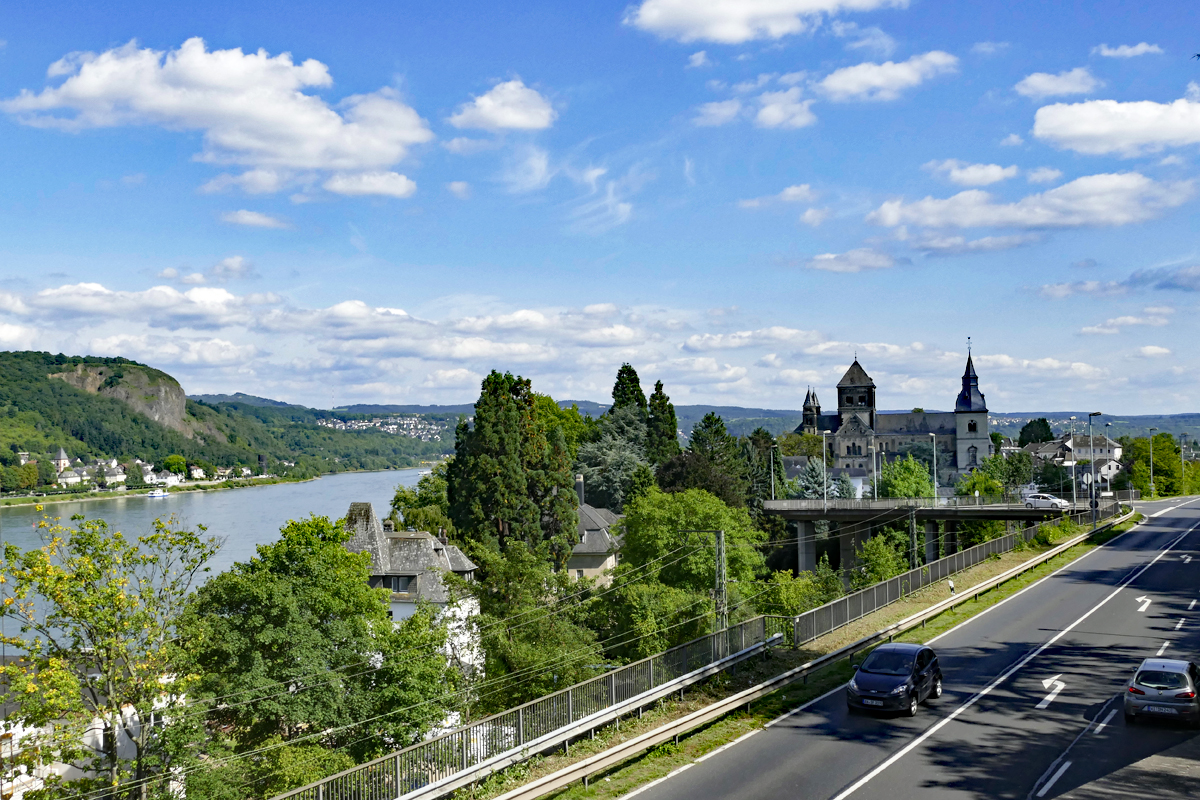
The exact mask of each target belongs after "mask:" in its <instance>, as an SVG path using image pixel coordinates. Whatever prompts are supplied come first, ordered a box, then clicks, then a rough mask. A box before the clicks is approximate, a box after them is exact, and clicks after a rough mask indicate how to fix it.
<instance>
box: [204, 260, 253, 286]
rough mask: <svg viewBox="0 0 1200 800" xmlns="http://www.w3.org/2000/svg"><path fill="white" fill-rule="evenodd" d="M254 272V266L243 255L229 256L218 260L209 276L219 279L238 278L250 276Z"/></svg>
mask: <svg viewBox="0 0 1200 800" xmlns="http://www.w3.org/2000/svg"><path fill="white" fill-rule="evenodd" d="M253 274H254V268H253V267H252V266H251V265H250V262H249V261H247V260H246V259H245V258H244V257H242V256H229V257H228V258H223V259H221V260H220V261H218V262H217V263H216V264H215V265H214V266H213V268H212V269H211V270H209V276H210V277H212V278H213V279H214V280H217V281H228V280H238V279H242V278H249V277H251V276H252V275H253Z"/></svg>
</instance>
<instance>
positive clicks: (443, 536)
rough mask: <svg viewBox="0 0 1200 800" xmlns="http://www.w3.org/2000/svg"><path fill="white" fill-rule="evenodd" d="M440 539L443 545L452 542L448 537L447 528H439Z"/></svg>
mask: <svg viewBox="0 0 1200 800" xmlns="http://www.w3.org/2000/svg"><path fill="white" fill-rule="evenodd" d="M438 541H439V542H441V543H442V544H443V545H447V544H450V540H449V539H447V538H446V529H445V528H438Z"/></svg>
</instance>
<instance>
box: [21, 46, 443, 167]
mask: <svg viewBox="0 0 1200 800" xmlns="http://www.w3.org/2000/svg"><path fill="white" fill-rule="evenodd" d="M63 76H65V77H66V79H65V80H64V81H63V82H62V83H61V84H59V85H57V86H51V87H47V88H45V89H43V90H42V91H41V92H37V93H34V92H31V91H29V90H27V89H26V90H22V91H21V93H20V94H19V95H18V96H17V97H15V98H12V99H9V100H5V101H3V102H2V103H0V109H3V110H4V111H7V112H8V113H10V114H14V115H16V116H17V118H18V119H19V120H20V121H21V122H22V123H24V124H26V125H33V126H38V127H53V128H61V129H65V130H82V129H86V128H104V127H114V126H119V125H158V126H161V127H164V128H168V129H171V130H182V131H199V132H200V133H202V135H203V138H204V147H203V150H202V151H201V152H200V154H199V155H198V156H197V159H198V160H200V161H203V162H207V163H212V164H241V165H246V166H249V167H250V168H251V170H254V169H267V170H281V171H288V170H314V169H316V170H350V171H353V170H370V169H379V168H382V167H387V166H391V165H392V164H395V163H396V162H398V161H400V160H402V159H403V158H404V157H405V156H406V155H407V154H408V149H409V148H410V147H411V146H412V145H415V144H420V143H422V142H427V141H429V140H430V139H432V138H433V133H432V132H431V131H430V130H429V128H428V126H427V125H426V124H425V121H424V120H422V119H421V117H420V116H419V115H418V114H417V112H416V111H414V110H413V109H412V108H410V107H409V106H407V105H405V104H404V103H403V102H401V100H400V99H399V96H398V95H397V93H396V92H395V91H393V90H391V89H380V90H379V91H376V92H371V93H369V94H358V95H352V96H350V97H347V98H345V99H343V100H342V101H341V103H340V104H339V109H340V110H337V111H335V110H334V109H333V108H331V107H330V106H329V105H328V104H327V103H326V102H325V100H323V99H322V98H320V97H318V96H317V95H315V94H306V93H305V92H306V90H314V89H316V90H322V89H328V88H329V87H330V86H332V84H333V79H332V78H331V77H330V74H329V69H328V68H327V67H326V66H325V65H324V64H322V63H321V62H319V61H316V60H314V59H308V60H306V61H304V62H302V63H300V64H296V63H294V62H293V60H292V56H291V54H289V53H281V54H280V55H277V56H271V55H269V54H268V53H267V52H266V51H265V50H259V51H258V52H256V53H243V52H242V50H241V49H240V48H235V49H230V50H213V51H209V50H208V49H207V48H206V46H205V44H204V41H203V40H202V39H200V38H199V37H194V38H191V39H188V40H187V41H185V42H184V43H183V44H182V45H181V46H180V47H179V49H177V50H171V51H160V50H152V49H150V48H139V47H138V46H137V43H136V42H130V43H129V44H126V45H123V46H121V47H117V48H114V49H112V50H107V51H105V52H103V53H99V54H97V53H75V54H71V55H70V56H67V57H66V58H64V59H63V60H61V61H59V62H56V63H55V64H54V65H52V67H51V69H50V77H51V78H58V77H63ZM243 183H244V184H245V185H249V186H256V187H262V186H265V184H264V183H262V182H259V180H258V178H252V177H247V178H246V179H245V180H244V181H243Z"/></svg>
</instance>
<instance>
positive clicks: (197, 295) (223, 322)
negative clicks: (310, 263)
mask: <svg viewBox="0 0 1200 800" xmlns="http://www.w3.org/2000/svg"><path fill="white" fill-rule="evenodd" d="M279 302H280V300H279V298H278V297H276V296H275V295H272V294H251V295H241V296H239V295H235V294H233V293H231V292H229V291H227V290H226V289H222V288H218V287H196V288H193V289H188V290H187V291H186V292H180V291H179V290H177V289H173V288H172V287H170V286H155V287H152V288H150V289H146V290H145V291H140V292H126V291H113V290H112V289H108V288H106V287H105V286H103V285H101V284H98V283H76V284H67V285H63V286H59V287H56V288H53V289H43V290H42V291H40V292H37V293H36V294H34V295H32V296H30V297H29V298H27V299H26V300H25V302H24V306H25V308H26V313H29V314H37V315H40V316H46V317H55V318H60V317H83V318H87V317H92V318H103V319H118V320H124V321H128V322H142V321H145V322H148V324H150V325H151V326H153V327H165V328H171V329H178V328H182V327H192V328H219V327H224V326H227V325H249V324H251V323H253V322H254V320H255V319H257V318H258V317H259V316H260V313H261V309H262V308H263V307H267V306H272V305H277V304H278V303H279Z"/></svg>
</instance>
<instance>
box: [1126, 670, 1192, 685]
mask: <svg viewBox="0 0 1200 800" xmlns="http://www.w3.org/2000/svg"><path fill="white" fill-rule="evenodd" d="M1134 683H1136V684H1138V685H1140V686H1145V687H1146V688H1148V689H1182V688H1184V687H1185V686H1187V679H1186V678H1185V677H1184V675H1183V673H1182V672H1161V671H1159V670H1153V669H1147V670H1143V671H1142V672H1139V673H1138V674H1137V677H1136V678H1134Z"/></svg>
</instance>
